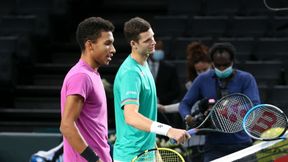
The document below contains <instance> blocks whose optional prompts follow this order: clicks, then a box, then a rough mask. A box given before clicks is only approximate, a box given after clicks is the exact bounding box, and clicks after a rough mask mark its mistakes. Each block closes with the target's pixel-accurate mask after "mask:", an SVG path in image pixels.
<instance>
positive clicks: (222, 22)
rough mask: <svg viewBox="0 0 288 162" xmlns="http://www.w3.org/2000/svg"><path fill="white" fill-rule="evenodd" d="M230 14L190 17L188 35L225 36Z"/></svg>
mask: <svg viewBox="0 0 288 162" xmlns="http://www.w3.org/2000/svg"><path fill="white" fill-rule="evenodd" d="M228 20H229V19H228V16H193V17H192V18H190V19H189V24H188V29H187V31H188V35H189V36H191V37H196V36H202V37H203V36H215V37H219V36H223V35H224V34H225V32H226V28H227V22H228Z"/></svg>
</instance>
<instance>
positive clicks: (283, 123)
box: [245, 106, 287, 139]
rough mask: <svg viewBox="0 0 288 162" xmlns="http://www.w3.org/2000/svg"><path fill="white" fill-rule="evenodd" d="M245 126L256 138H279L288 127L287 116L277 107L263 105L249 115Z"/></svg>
mask: <svg viewBox="0 0 288 162" xmlns="http://www.w3.org/2000/svg"><path fill="white" fill-rule="evenodd" d="M245 127H246V130H247V132H248V133H249V134H250V135H251V136H253V137H255V138H264V139H273V138H278V137H279V136H281V135H282V134H283V133H284V131H285V130H286V128H287V118H286V116H285V115H284V114H283V112H281V111H279V110H278V109H276V108H271V107H269V106H261V107H259V108H258V109H256V110H255V111H253V112H251V113H250V114H249V115H248V116H247V120H246V121H245Z"/></svg>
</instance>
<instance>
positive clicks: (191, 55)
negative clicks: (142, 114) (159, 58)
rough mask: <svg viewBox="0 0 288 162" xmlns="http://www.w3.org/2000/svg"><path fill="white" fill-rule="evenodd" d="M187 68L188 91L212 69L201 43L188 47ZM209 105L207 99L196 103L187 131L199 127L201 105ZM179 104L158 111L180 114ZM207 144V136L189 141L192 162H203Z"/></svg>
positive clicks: (204, 46)
mask: <svg viewBox="0 0 288 162" xmlns="http://www.w3.org/2000/svg"><path fill="white" fill-rule="evenodd" d="M187 68H188V78H187V80H188V81H187V83H186V89H187V90H189V88H190V86H191V84H192V81H193V80H194V79H195V78H196V77H197V76H198V75H199V74H200V73H203V72H206V71H209V69H210V68H211V59H210V57H209V55H208V47H207V46H206V45H204V44H202V43H200V42H191V43H190V44H189V45H188V46H187ZM207 103H208V100H207V99H202V100H199V101H198V102H196V103H195V104H194V105H193V107H192V109H191V114H190V115H189V116H187V118H189V119H190V120H189V123H186V124H187V129H188V128H190V127H192V126H193V127H197V124H199V123H201V120H200V119H199V118H198V117H200V116H199V113H200V111H199V109H200V108H199V107H201V105H206V104H207ZM178 108H179V103H175V104H170V105H161V104H159V105H158V110H159V111H161V112H166V113H172V112H178ZM195 116H197V118H196V117H195ZM194 117H195V118H194ZM204 142H205V136H203V135H201V136H193V137H191V139H190V140H189V141H188V143H187V146H188V147H190V148H191V149H192V152H193V153H192V154H191V156H190V159H189V160H191V161H193V162H198V161H199V162H201V161H203V156H202V154H201V150H202V146H203V144H204Z"/></svg>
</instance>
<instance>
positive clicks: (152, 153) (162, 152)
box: [132, 148, 185, 162]
mask: <svg viewBox="0 0 288 162" xmlns="http://www.w3.org/2000/svg"><path fill="white" fill-rule="evenodd" d="M140 161H141V162H185V160H184V158H183V157H182V156H181V154H179V153H178V152H177V151H175V150H172V149H169V148H154V149H150V150H146V151H144V152H142V153H140V154H139V155H138V156H136V157H135V158H134V159H133V160H132V162H140Z"/></svg>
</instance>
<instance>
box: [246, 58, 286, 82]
mask: <svg viewBox="0 0 288 162" xmlns="http://www.w3.org/2000/svg"><path fill="white" fill-rule="evenodd" d="M282 68H283V63H282V62H281V61H246V62H245V63H244V64H242V65H241V69H243V70H245V71H247V72H249V73H251V74H253V76H254V77H255V78H256V81H257V82H258V85H259V86H262V85H277V84H278V83H279V80H280V73H281V69H282Z"/></svg>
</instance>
